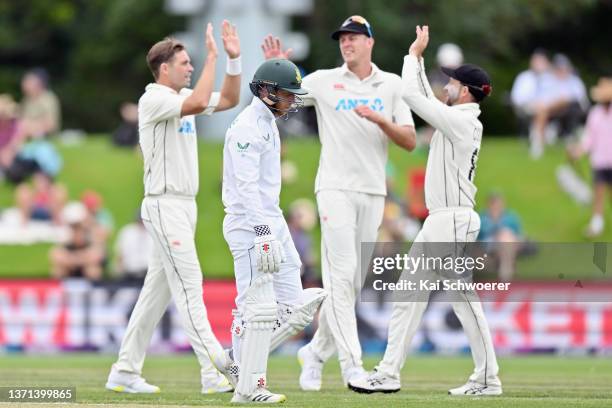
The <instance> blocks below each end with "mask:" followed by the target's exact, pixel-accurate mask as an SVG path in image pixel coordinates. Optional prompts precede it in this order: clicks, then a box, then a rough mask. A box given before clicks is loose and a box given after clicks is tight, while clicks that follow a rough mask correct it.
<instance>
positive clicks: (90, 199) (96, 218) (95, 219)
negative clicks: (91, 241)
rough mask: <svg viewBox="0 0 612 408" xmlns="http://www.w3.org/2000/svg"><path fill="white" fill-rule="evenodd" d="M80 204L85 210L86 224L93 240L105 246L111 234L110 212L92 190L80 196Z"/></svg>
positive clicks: (112, 222)
mask: <svg viewBox="0 0 612 408" xmlns="http://www.w3.org/2000/svg"><path fill="white" fill-rule="evenodd" d="M81 203H82V204H83V205H84V206H85V209H86V210H87V221H86V222H87V223H88V224H89V225H90V226H91V228H92V232H93V234H94V238H95V240H96V241H97V242H98V243H100V244H101V245H104V246H106V242H107V241H108V239H109V238H110V235H111V233H112V232H113V227H114V220H113V215H112V214H111V212H110V211H109V210H108V209H106V208H104V207H103V204H104V202H103V200H102V196H101V195H100V194H99V193H97V192H96V191H93V190H85V191H84V192H83V194H81Z"/></svg>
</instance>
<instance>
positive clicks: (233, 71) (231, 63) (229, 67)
mask: <svg viewBox="0 0 612 408" xmlns="http://www.w3.org/2000/svg"><path fill="white" fill-rule="evenodd" d="M225 73H226V74H227V75H240V74H241V73H242V60H241V59H240V55H239V56H237V57H236V58H233V59H232V58H228V59H227V64H226V67H225Z"/></svg>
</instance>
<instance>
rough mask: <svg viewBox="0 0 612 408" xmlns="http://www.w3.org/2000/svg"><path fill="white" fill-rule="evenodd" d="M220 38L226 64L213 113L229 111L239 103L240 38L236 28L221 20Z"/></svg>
mask: <svg viewBox="0 0 612 408" xmlns="http://www.w3.org/2000/svg"><path fill="white" fill-rule="evenodd" d="M221 38H222V39H223V48H224V49H225V53H226V54H227V58H228V62H227V69H226V72H225V78H224V79H223V85H222V86H221V97H220V99H219V104H218V105H217V106H216V108H215V112H220V111H224V110H227V109H231V108H233V107H234V106H236V105H238V103H239V102H240V75H241V73H242V65H241V61H240V38H238V32H237V30H236V26H235V25H233V24H230V22H229V21H227V20H223V31H222V33H221Z"/></svg>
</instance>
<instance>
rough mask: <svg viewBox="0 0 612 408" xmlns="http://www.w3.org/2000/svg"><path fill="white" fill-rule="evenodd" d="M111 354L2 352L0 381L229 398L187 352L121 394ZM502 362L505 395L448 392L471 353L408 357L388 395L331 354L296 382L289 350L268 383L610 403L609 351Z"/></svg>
mask: <svg viewBox="0 0 612 408" xmlns="http://www.w3.org/2000/svg"><path fill="white" fill-rule="evenodd" d="M113 360H114V356H97V355H61V356H49V357H45V356H38V357H37V356H23V355H10V356H3V357H2V360H1V361H2V366H3V369H2V370H0V386H41V387H44V386H74V387H76V393H77V404H78V405H82V404H96V405H101V404H103V405H106V404H108V405H113V406H128V405H134V406H143V405H150V406H161V405H202V406H227V405H229V400H230V398H231V394H221V395H201V394H200V393H199V390H200V385H199V367H198V365H197V361H196V359H195V357H194V356H192V355H181V356H173V357H157V356H154V357H149V358H148V359H147V361H146V364H145V369H144V375H145V376H146V378H147V380H149V381H150V382H151V383H154V384H156V385H159V386H160V387H161V388H162V393H161V394H156V395H125V394H115V393H112V392H110V391H106V390H104V388H103V387H104V383H105V381H106V376H107V375H108V370H109V367H110V365H111V364H112V362H113ZM375 363H376V361H375V360H373V359H371V358H369V359H366V366H368V367H371V366H373V365H374V364H375ZM500 366H501V372H500V374H501V378H502V381H503V384H504V395H503V396H501V397H492V398H491V397H489V398H485V397H481V398H474V397H459V398H457V397H449V396H448V395H446V390H447V389H448V388H452V387H454V386H457V385H460V383H462V381H465V380H466V378H467V375H468V374H469V373H470V372H471V370H472V361H471V359H470V358H469V357H467V356H465V357H440V356H418V357H410V358H409V360H408V361H407V363H406V366H405V367H404V370H403V373H402V384H403V388H402V390H401V391H400V392H399V393H396V394H388V395H380V394H376V395H362V394H356V393H353V392H351V391H349V390H348V389H346V388H344V387H343V386H342V383H341V379H340V373H339V368H338V364H337V362H335V361H330V362H329V363H328V364H327V365H326V367H325V371H324V377H323V381H324V383H323V391H322V392H320V393H312V392H310V393H306V392H302V391H300V390H299V387H298V384H297V377H298V375H299V367H298V364H297V362H296V361H295V360H294V359H293V358H289V357H276V356H275V357H272V358H271V360H270V363H269V370H268V373H269V374H268V379H269V383H270V384H271V389H272V390H273V391H277V392H283V393H285V394H286V395H287V398H288V401H287V402H286V404H285V406H289V407H315V406H316V407H319V408H328V407H334V408H340V407H369V408H371V407H381V406H384V407H429V408H432V407H448V406H453V407H496V408H502V407H525V408H530V407H605V406H612V389H611V388H610V384H612V360H611V359H603V358H583V357H576V358H562V357H554V356H537V357H534V356H532V357H511V358H502V359H501V360H500ZM9 367H10V368H9ZM0 405H1V404H0ZM6 406H15V405H14V404H12V405H11V404H6ZM33 406H36V407H40V406H41V405H40V404H36V405H33ZM54 406H58V405H54ZM61 406H64V405H63V404H62V405H61Z"/></svg>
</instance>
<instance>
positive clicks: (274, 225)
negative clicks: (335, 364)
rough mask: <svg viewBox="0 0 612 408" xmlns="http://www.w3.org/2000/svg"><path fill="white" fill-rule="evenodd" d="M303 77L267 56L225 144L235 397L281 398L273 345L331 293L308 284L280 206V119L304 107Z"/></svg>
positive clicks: (238, 399)
mask: <svg viewBox="0 0 612 408" xmlns="http://www.w3.org/2000/svg"><path fill="white" fill-rule="evenodd" d="M301 84H302V77H301V75H300V71H299V70H298V68H297V67H296V66H295V65H294V64H293V63H292V62H290V61H288V60H286V59H272V60H268V61H266V62H264V63H263V64H262V65H261V66H260V67H259V68H258V69H257V71H256V72H255V76H254V78H253V81H252V82H251V83H250V88H251V92H252V93H253V95H254V96H255V97H254V98H253V101H252V102H251V104H250V105H249V106H247V107H246V108H245V109H244V110H243V111H242V112H241V113H240V115H238V117H237V118H236V119H235V120H234V122H233V123H232V125H231V126H230V128H229V129H228V130H227V133H226V137H225V145H224V148H223V193H222V195H223V205H224V206H225V212H226V216H225V219H224V221H223V235H224V237H225V240H226V241H227V244H228V246H229V248H230V251H231V253H232V256H233V258H234V273H235V275H236V288H237V291H238V295H237V297H236V310H235V311H234V324H233V327H232V343H233V348H232V357H233V359H234V360H236V361H237V362H238V363H239V365H240V379H239V381H238V384H237V386H236V390H235V392H234V397H233V398H232V402H239V403H249V402H252V403H279V402H283V401H285V399H286V398H285V396H284V395H282V394H273V393H271V392H270V391H268V390H267V388H266V385H267V381H266V366H267V360H268V354H269V351H270V349H273V348H275V347H277V346H278V345H279V344H280V343H282V342H283V341H284V340H285V339H287V338H288V337H290V336H292V335H294V334H295V333H297V332H298V331H299V330H302V329H303V328H304V327H305V326H306V325H308V324H309V323H310V322H311V321H312V319H313V317H314V314H315V312H316V311H317V309H318V308H319V305H320V304H321V302H322V301H323V299H324V298H325V293H324V291H323V290H322V289H319V288H311V289H306V290H303V289H302V283H301V281H300V268H301V265H302V263H301V261H300V257H299V255H298V252H297V250H296V249H295V245H294V244H293V241H292V239H291V235H290V233H289V228H288V227H287V223H286V222H285V219H284V217H283V213H282V211H281V209H280V207H279V194H280V189H281V166H280V149H281V143H280V138H279V133H278V128H277V126H276V119H277V118H279V117H286V115H288V114H289V113H290V112H296V111H297V109H298V108H299V107H301V106H303V104H302V102H301V99H300V96H303V95H304V94H306V91H305V90H304V89H302V87H301Z"/></svg>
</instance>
